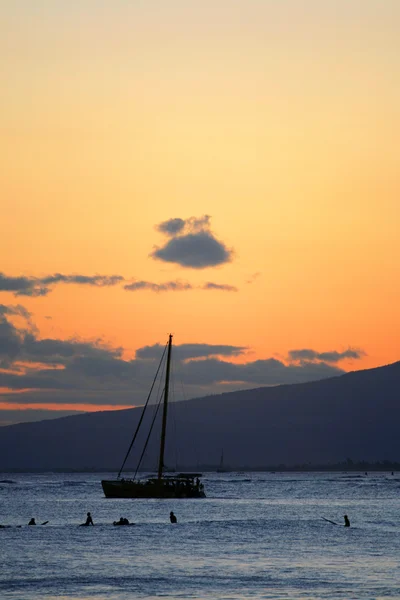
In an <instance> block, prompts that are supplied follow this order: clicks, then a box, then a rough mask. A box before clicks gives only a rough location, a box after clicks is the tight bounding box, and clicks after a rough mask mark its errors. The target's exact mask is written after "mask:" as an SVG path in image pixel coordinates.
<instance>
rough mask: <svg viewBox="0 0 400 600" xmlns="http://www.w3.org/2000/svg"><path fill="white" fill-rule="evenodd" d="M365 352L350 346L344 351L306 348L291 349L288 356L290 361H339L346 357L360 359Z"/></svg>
mask: <svg viewBox="0 0 400 600" xmlns="http://www.w3.org/2000/svg"><path fill="white" fill-rule="evenodd" d="M364 354H365V353H364V352H363V351H362V350H359V349H357V348H348V349H347V350H345V351H344V352H337V351H336V350H332V351H330V352H317V351H316V350H311V349H309V348H304V349H302V350H290V351H289V354H288V356H289V360H290V361H309V362H315V361H323V362H328V363H337V362H339V361H341V360H343V359H345V358H354V359H360V358H361V357H362V356H364Z"/></svg>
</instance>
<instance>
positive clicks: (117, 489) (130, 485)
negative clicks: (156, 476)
mask: <svg viewBox="0 0 400 600" xmlns="http://www.w3.org/2000/svg"><path fill="white" fill-rule="evenodd" d="M101 485H102V488H103V492H104V495H105V497H106V498H205V497H206V495H205V493H204V491H203V489H202V488H203V486H195V485H187V484H180V485H174V484H173V483H172V482H171V481H168V482H167V481H164V480H161V481H160V482H159V481H154V480H153V481H143V482H141V481H131V480H122V479H114V480H112V479H111V480H110V479H108V480H107V479H103V480H102V482H101Z"/></svg>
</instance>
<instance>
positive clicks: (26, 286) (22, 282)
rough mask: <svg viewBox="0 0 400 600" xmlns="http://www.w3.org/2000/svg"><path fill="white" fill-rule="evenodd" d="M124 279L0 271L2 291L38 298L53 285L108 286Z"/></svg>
mask: <svg viewBox="0 0 400 600" xmlns="http://www.w3.org/2000/svg"><path fill="white" fill-rule="evenodd" d="M122 281H124V277H122V275H92V276H90V275H78V274H76V275H64V274H62V273H55V274H53V275H46V276H45V277H26V276H21V277H9V276H7V275H4V273H0V292H13V294H14V295H15V296H30V297H32V298H36V297H39V296H46V295H47V294H48V293H49V292H51V289H52V286H54V285H57V284H60V283H63V284H75V285H87V286H95V287H108V286H113V285H117V284H118V283H121V282H122Z"/></svg>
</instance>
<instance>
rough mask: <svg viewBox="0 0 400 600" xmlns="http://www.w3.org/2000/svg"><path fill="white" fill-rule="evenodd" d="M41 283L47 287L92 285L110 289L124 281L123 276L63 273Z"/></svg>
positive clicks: (46, 278)
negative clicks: (56, 284)
mask: <svg viewBox="0 0 400 600" xmlns="http://www.w3.org/2000/svg"><path fill="white" fill-rule="evenodd" d="M40 281H41V283H43V284H45V285H51V284H55V283H74V284H76V285H92V286H95V287H108V286H113V285H116V284H117V283H121V281H124V277H122V275H92V276H90V275H63V274H62V273H55V274H54V275H48V276H47V277H43V278H42V279H41V280H40Z"/></svg>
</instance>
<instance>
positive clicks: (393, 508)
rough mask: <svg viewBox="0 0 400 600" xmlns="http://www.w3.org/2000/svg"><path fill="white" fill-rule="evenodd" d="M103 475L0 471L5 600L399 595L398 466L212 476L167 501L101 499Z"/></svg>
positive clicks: (0, 584)
mask: <svg viewBox="0 0 400 600" xmlns="http://www.w3.org/2000/svg"><path fill="white" fill-rule="evenodd" d="M112 476H113V475H112V474H110V475H109V474H107V475H104V477H105V478H106V477H112ZM101 477H102V476H100V475H98V474H87V473H82V474H59V473H57V474H54V473H45V474H35V475H32V474H9V473H8V474H0V480H2V482H1V483H0V523H1V524H3V525H12V526H13V527H11V528H7V529H0V598H1V599H13V600H15V599H18V600H19V599H21V600H22V599H25V598H26V599H39V598H40V599H42V598H46V599H50V598H58V599H60V598H76V599H81V600H83V599H89V598H93V599H97V600H101V599H107V600H126V599H128V598H158V597H160V596H163V597H164V598H205V599H211V598H212V599H216V600H222V599H234V598H327V599H332V598H343V599H350V598H368V599H372V598H400V474H397V473H395V474H394V475H393V476H392V475H391V474H390V473H377V474H373V473H369V474H368V475H364V474H363V473H284V474H282V473H275V474H274V473H220V474H215V473H209V474H205V477H204V484H205V488H206V493H207V496H208V497H207V498H206V499H199V500H172V501H171V500H110V499H106V498H104V496H103V492H102V489H101V486H100V479H101ZM5 480H7V481H5ZM171 510H173V511H174V512H175V514H176V515H177V517H178V524H177V525H171V524H170V522H169V512H170V511H171ZM87 511H91V513H92V516H93V520H94V522H95V527H77V525H78V524H79V523H81V522H83V521H84V520H85V517H86V513H87ZM344 514H347V515H348V516H349V518H350V521H351V525H352V526H351V528H350V529H348V528H344V527H343V526H342V523H343V515H344ZM121 516H124V517H127V518H128V519H129V520H130V521H134V522H135V523H136V526H134V527H113V526H112V522H113V521H114V520H117V519H119V517H121ZM31 517H35V519H36V522H37V523H42V522H44V521H49V522H48V524H47V525H43V526H40V525H38V526H36V527H28V526H27V523H28V521H29V519H30V518H31ZM322 517H326V518H327V519H331V520H333V521H336V522H338V523H339V524H340V526H335V525H332V524H330V523H328V522H326V521H324V520H323V519H322ZM16 525H22V527H20V528H18V527H16Z"/></svg>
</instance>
